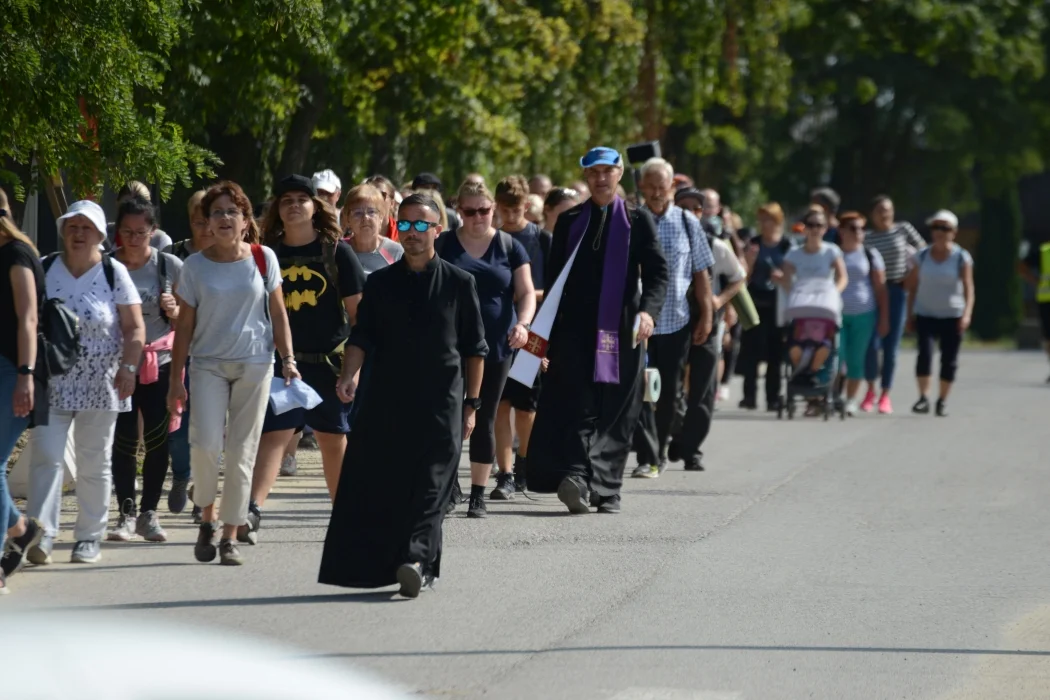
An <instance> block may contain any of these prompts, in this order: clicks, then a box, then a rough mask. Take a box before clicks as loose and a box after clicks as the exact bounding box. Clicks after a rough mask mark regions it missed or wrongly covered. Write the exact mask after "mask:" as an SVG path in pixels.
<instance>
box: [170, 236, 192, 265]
mask: <svg viewBox="0 0 1050 700" xmlns="http://www.w3.org/2000/svg"><path fill="white" fill-rule="evenodd" d="M187 245H189V239H184V240H181V241H179V242H178V243H175V244H173V245H172V246H171V254H172V255H174V256H175V257H176V258H178V259H179V260H185V259H186V258H188V257H190V256H191V255H193V253H191V252H190V251H189V250H188V249H187Z"/></svg>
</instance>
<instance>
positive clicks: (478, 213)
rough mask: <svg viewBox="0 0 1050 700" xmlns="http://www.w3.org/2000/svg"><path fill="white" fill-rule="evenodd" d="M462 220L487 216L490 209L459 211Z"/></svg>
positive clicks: (490, 211)
mask: <svg viewBox="0 0 1050 700" xmlns="http://www.w3.org/2000/svg"><path fill="white" fill-rule="evenodd" d="M459 211H460V213H461V214H463V216H464V218H467V219H472V218H474V217H475V216H488V215H489V214H491V213H492V207H481V208H480V209H460V210H459Z"/></svg>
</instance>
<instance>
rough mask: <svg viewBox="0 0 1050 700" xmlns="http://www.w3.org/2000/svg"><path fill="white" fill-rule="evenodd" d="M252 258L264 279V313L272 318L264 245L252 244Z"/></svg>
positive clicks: (268, 317)
mask: <svg viewBox="0 0 1050 700" xmlns="http://www.w3.org/2000/svg"><path fill="white" fill-rule="evenodd" d="M251 249H252V258H253V259H254V260H255V267H257V268H258V269H259V274H260V275H261V276H262V281H263V314H265V316H266V320H267V321H268V322H269V320H270V300H269V298H268V297H269V295H268V294H267V293H266V271H267V270H266V253H265V252H264V251H263V247H262V246H261V245H260V244H258V243H252V244H251Z"/></svg>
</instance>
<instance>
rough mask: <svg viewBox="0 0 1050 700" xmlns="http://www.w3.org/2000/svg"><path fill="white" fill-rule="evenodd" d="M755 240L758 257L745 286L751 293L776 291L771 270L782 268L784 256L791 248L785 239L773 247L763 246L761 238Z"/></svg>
mask: <svg viewBox="0 0 1050 700" xmlns="http://www.w3.org/2000/svg"><path fill="white" fill-rule="evenodd" d="M755 240H756V241H757V243H758V256H757V257H756V258H755V264H754V266H753V267H752V268H751V278H750V279H749V280H748V283H747V286H748V289H749V290H751V291H767V292H771V291H773V290H775V289H776V287H775V286H774V284H773V280H772V273H773V270H774V268H776V269H780V268H782V267H784V256H785V255H786V254H787V251H789V250H791V248H792V247H793V246H792V245H791V243H790V242H789V241H788V240H787V238H782V239H781V240H780V242H779V243H777V244H776V245H774V246H767V245H765V244H763V243H762V239H761V238H757V239H755Z"/></svg>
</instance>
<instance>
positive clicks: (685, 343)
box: [631, 158, 715, 479]
mask: <svg viewBox="0 0 1050 700" xmlns="http://www.w3.org/2000/svg"><path fill="white" fill-rule="evenodd" d="M641 190H642V194H644V195H645V208H647V209H648V210H649V212H650V213H651V214H652V215H653V219H655V220H656V228H657V238H658V239H659V241H660V246H661V247H662V248H663V251H664V257H666V258H667V268H668V272H669V274H670V281H669V282H668V285H667V296H666V298H665V300H664V308H663V311H662V312H661V313H660V320H659V321H657V323H656V328H655V330H654V331H653V337H652V338H650V339H649V344H648V348H647V352H648V358H649V367H655V368H656V369H658V370H659V371H660V380H661V383H662V385H663V388H662V390H661V392H660V400H659V401H658V402H657V404H656V406H655V407H654V406H653V405H652V404H649V403H646V404H645V405H644V406H643V407H642V417H641V419H640V421H639V425H638V429H637V430H636V431H635V450H636V451H637V453H638V467H637V468H636V469H635V470H634V473H633V474H632V475H631V476H633V477H635V478H644V479H655V478H656V477H658V476H660V474H661V473H662V472H663V470H664V469H665V467H666V466H667V443H668V441H669V440H670V436H671V432H672V423H673V422H674V419H675V415H676V413H677V410H676V408H677V406H678V404H679V403H680V402H682V400H683V396H684V394H683V391H684V387H683V380H684V378H685V363H686V359H687V357H688V356H689V348H690V347H691V346H692V345H702V344H704V343H705V342H707V341H708V338H709V336H711V322H712V302H711V299H712V297H711V276H710V274H709V269H710V268H711V266H713V265H714V262H715V261H714V256H713V255H712V254H711V247H710V246H709V245H708V243H707V236H706V235H705V234H704V232H703V229H702V228H701V226H700V220H699V219H697V218H696V217H695V216H694V215H693V214H692V213H691V212H687V211H684V210H682V209H680V208H679V207H677V206H676V205H675V204H674V168H672V167H671V164H670V163H668V162H667V161H666V160H664V159H663V158H651V159H650V160H648V161H646V163H645V165H643V166H642V172H641ZM690 284H692V285H693V288H692V293H693V295H694V299H695V306H698V307H699V312H698V313H694V312H693V311H691V306H690V299H689V298H688V297H689V294H690Z"/></svg>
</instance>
